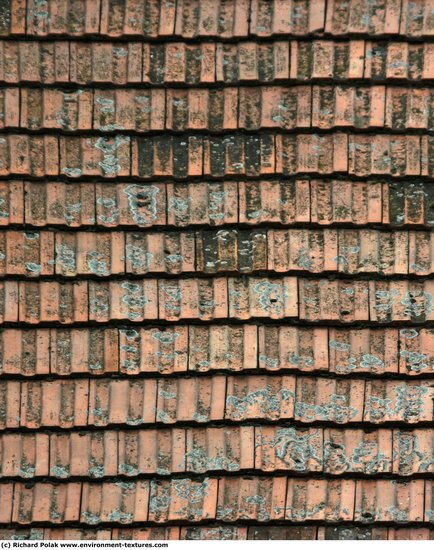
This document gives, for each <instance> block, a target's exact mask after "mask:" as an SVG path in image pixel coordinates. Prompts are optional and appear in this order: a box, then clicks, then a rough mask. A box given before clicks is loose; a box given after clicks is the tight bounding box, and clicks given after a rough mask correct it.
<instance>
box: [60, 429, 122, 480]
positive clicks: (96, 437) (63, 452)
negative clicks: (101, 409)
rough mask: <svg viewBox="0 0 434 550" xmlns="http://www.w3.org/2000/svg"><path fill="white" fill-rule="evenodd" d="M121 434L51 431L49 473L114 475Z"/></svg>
mask: <svg viewBox="0 0 434 550" xmlns="http://www.w3.org/2000/svg"><path fill="white" fill-rule="evenodd" d="M117 446H118V438H117V434H116V433H115V432H110V431H105V432H79V433H70V434H67V433H65V434H51V435H50V475H51V476H53V477H57V478H62V479H63V478H68V477H71V476H72V477H75V476H76V477H91V478H100V477H104V476H115V475H116V474H117V471H118V468H117V458H118V456H117V455H118V450H117Z"/></svg>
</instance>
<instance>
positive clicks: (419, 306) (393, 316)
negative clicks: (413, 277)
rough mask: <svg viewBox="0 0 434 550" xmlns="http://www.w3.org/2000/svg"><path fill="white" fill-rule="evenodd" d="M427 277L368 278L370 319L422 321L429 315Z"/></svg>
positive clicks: (430, 308) (430, 287) (430, 289)
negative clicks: (412, 279) (393, 279)
mask: <svg viewBox="0 0 434 550" xmlns="http://www.w3.org/2000/svg"><path fill="white" fill-rule="evenodd" d="M433 290H434V288H433V285H432V284H431V281H425V282H422V281H421V282H419V281H381V282H380V281H370V282H369V309H370V319H371V320H372V321H376V322H378V323H384V322H388V321H391V320H393V321H407V322H425V321H428V320H430V319H431V317H432V316H433V313H432V307H431V305H430V304H431V301H432V295H433Z"/></svg>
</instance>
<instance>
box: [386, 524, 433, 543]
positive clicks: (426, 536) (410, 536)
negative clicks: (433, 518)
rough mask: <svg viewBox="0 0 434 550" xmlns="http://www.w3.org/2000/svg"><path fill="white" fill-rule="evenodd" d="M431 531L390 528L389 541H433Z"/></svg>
mask: <svg viewBox="0 0 434 550" xmlns="http://www.w3.org/2000/svg"><path fill="white" fill-rule="evenodd" d="M432 537H433V532H432V530H431V529H427V528H423V527H421V528H420V529H418V528H417V527H410V528H408V529H405V528H402V529H394V528H393V527H389V534H388V540H432Z"/></svg>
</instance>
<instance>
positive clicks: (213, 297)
mask: <svg viewBox="0 0 434 550" xmlns="http://www.w3.org/2000/svg"><path fill="white" fill-rule="evenodd" d="M227 294H228V292H227V280H226V279H225V278H223V277H218V278H213V279H178V280H174V279H160V280H159V281H158V299H159V318H160V319H167V320H168V321H175V320H178V319H197V318H199V319H202V320H212V319H222V318H226V317H227V316H228V313H227V311H228V297H227Z"/></svg>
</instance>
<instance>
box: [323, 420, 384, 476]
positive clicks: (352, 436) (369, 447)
mask: <svg viewBox="0 0 434 550" xmlns="http://www.w3.org/2000/svg"><path fill="white" fill-rule="evenodd" d="M393 456H394V455H393V442H392V432H391V431H390V430H383V429H380V430H377V431H372V432H366V431H362V430H337V429H329V428H326V429H325V430H324V471H325V472H327V473H330V474H341V473H350V472H351V473H352V472H357V473H363V474H368V475H372V474H377V473H391V472H392V458H393Z"/></svg>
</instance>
